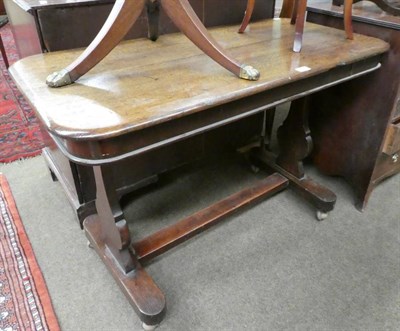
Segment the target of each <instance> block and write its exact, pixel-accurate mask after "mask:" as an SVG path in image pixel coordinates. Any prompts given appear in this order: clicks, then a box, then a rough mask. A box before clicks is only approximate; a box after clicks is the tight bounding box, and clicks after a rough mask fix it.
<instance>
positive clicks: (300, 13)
mask: <svg viewBox="0 0 400 331" xmlns="http://www.w3.org/2000/svg"><path fill="white" fill-rule="evenodd" d="M306 9H307V0H298V5H297V10H296V11H297V16H296V28H295V31H296V32H295V36H294V43H293V51H294V52H296V53H298V52H300V51H301V47H302V45H303V31H304V21H305V18H306Z"/></svg>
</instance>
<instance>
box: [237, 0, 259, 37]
mask: <svg viewBox="0 0 400 331" xmlns="http://www.w3.org/2000/svg"><path fill="white" fill-rule="evenodd" d="M255 3H256V0H247V7H246V11H245V13H244V17H243V21H242V25H241V26H240V28H239V33H243V32H244V30H246V28H247V26H248V25H249V22H250V19H251V15H252V14H253V10H254V5H255Z"/></svg>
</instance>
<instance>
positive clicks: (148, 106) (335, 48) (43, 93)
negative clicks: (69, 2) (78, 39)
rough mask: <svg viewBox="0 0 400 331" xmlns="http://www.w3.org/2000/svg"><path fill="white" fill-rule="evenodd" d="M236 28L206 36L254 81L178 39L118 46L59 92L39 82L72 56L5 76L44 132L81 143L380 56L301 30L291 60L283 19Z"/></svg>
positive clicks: (367, 46) (24, 63)
mask: <svg viewBox="0 0 400 331" xmlns="http://www.w3.org/2000/svg"><path fill="white" fill-rule="evenodd" d="M237 28H238V26H231V27H222V28H215V29H210V31H211V33H212V34H213V36H214V37H215V39H217V40H218V41H219V42H220V43H221V44H222V45H223V47H225V48H227V49H228V50H229V51H230V52H231V54H233V56H235V58H237V59H238V60H240V61H243V62H246V63H248V64H251V65H253V66H254V67H256V68H258V69H259V70H260V72H261V78H260V80H259V81H256V82H249V81H244V80H241V79H238V78H237V77H235V76H234V75H233V74H231V73H229V72H227V71H226V70H225V69H224V68H222V67H221V66H219V65H218V64H216V63H214V61H212V60H211V59H209V58H208V57H207V56H206V55H204V54H203V53H202V52H201V51H200V50H199V49H198V48H197V47H196V46H194V45H193V44H192V43H191V42H190V41H189V40H188V39H187V38H186V37H184V36H183V35H182V34H179V33H178V34H171V35H166V36H162V37H161V38H160V39H159V40H158V41H157V42H150V41H149V40H145V39H139V40H135V41H128V42H123V43H121V44H120V45H119V46H118V47H116V48H115V49H114V50H113V51H112V52H111V53H110V54H109V55H108V56H107V57H106V58H105V59H104V60H103V61H102V62H101V63H100V64H99V65H98V66H96V67H95V68H94V69H93V70H91V71H90V72H89V73H88V74H87V75H85V76H84V77H82V79H80V80H78V81H77V82H76V83H75V84H73V85H70V86H67V87H64V88H60V89H51V88H48V87H47V86H46V84H45V79H46V77H47V75H48V74H49V73H51V72H53V71H56V70H59V69H60V68H63V67H64V66H66V65H68V64H69V63H70V62H71V61H73V60H74V58H76V57H77V56H78V55H79V54H80V52H81V51H80V50H76V51H62V52H55V53H47V54H40V55H35V56H32V57H28V58H25V59H22V60H20V61H19V62H17V63H16V64H14V65H13V66H12V67H11V68H10V71H11V74H12V76H13V77H14V79H15V81H16V82H17V84H18V85H19V87H20V89H21V90H22V91H24V93H25V96H26V97H27V99H28V100H29V101H30V102H31V104H32V105H33V107H34V108H35V109H36V111H37V114H38V116H39V117H40V118H41V119H42V121H43V122H44V124H45V126H46V128H47V129H48V130H49V131H50V132H51V133H53V134H55V135H56V136H61V137H66V138H72V139H83V140H85V139H86V140H87V139H99V138H101V137H110V136H119V135H122V134H124V133H127V132H133V131H136V130H140V129H143V128H146V127H149V126H153V125H156V124H159V123H162V122H166V121H169V120H172V119H177V118H180V117H183V116H186V115H187V114H193V113H195V112H199V111H201V110H204V109H208V108H210V107H211V105H212V106H215V105H219V104H224V103H227V102H229V101H233V100H238V99H242V98H244V97H247V96H250V95H254V94H257V93H260V92H263V91H266V90H269V89H271V88H274V87H277V86H283V85H285V84H287V83H288V82H293V81H296V80H301V79H303V78H305V77H312V76H315V75H317V74H320V73H322V72H326V71H329V70H330V69H333V68H336V67H338V66H341V65H343V64H349V63H353V62H357V61H360V60H362V59H364V58H368V57H371V56H373V55H376V54H380V53H382V52H385V51H386V50H387V49H388V45H387V44H386V43H385V42H383V41H381V40H378V39H374V38H370V37H366V36H362V35H356V36H355V38H354V40H351V41H350V40H346V39H345V37H344V36H343V31H339V30H335V29H331V28H326V27H323V26H319V25H314V24H311V23H307V24H306V28H305V34H306V35H308V37H307V38H306V40H305V42H304V46H303V50H302V52H301V53H300V54H298V53H293V52H292V51H291V47H292V43H293V35H294V27H293V26H291V25H290V22H289V20H287V19H274V20H267V21H262V22H258V23H254V24H251V26H250V31H249V32H246V33H244V34H238V33H237ZM299 67H303V68H306V71H304V72H299V71H298V70H296V69H298V68H299Z"/></svg>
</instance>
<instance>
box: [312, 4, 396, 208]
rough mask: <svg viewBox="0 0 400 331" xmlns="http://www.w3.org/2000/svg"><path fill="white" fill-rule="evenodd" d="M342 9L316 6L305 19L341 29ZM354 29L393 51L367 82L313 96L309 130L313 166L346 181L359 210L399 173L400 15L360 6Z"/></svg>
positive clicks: (336, 88)
mask: <svg viewBox="0 0 400 331" xmlns="http://www.w3.org/2000/svg"><path fill="white" fill-rule="evenodd" d="M381 2H382V1H381ZM388 3H389V2H388ZM393 3H395V2H393ZM342 11H343V9H342V8H341V7H339V6H335V5H332V4H331V3H330V2H324V3H316V4H312V5H310V6H309V7H308V16H307V19H308V21H310V22H313V23H318V24H322V25H325V26H329V27H334V28H341V26H342V22H341V21H342V14H341V12H342ZM353 28H354V31H355V32H357V33H362V34H364V35H368V36H372V37H376V38H380V39H382V40H385V41H386V42H388V43H389V44H390V50H389V52H388V53H387V54H386V55H385V57H384V58H383V59H382V67H381V69H380V70H379V71H377V72H376V73H374V74H373V75H370V76H369V78H368V79H358V80H353V81H351V82H348V83H346V84H343V85H340V86H336V87H334V88H333V89H332V90H330V91H329V93H326V92H321V93H318V94H314V95H313V97H312V98H311V100H310V103H309V105H310V108H311V114H310V126H311V127H312V131H313V134H314V135H313V138H314V144H315V145H314V147H315V148H314V153H313V155H312V160H313V162H314V164H315V165H316V166H317V167H318V168H319V169H320V170H321V171H322V172H324V173H325V174H328V175H334V176H342V177H343V178H345V180H346V181H347V182H348V183H350V185H351V187H352V189H353V190H354V192H355V196H356V199H355V200H356V206H357V208H358V209H360V210H363V209H364V208H365V207H366V205H367V202H368V198H369V197H370V195H371V193H372V191H373V189H374V188H375V187H376V186H377V185H378V184H379V183H380V182H381V181H382V180H383V179H385V178H387V177H389V176H392V175H394V174H396V173H399V172H400V65H399V64H400V55H399V52H400V16H393V15H391V14H389V13H387V12H384V11H382V9H380V8H379V7H378V6H377V5H376V4H375V3H372V2H369V1H367V2H361V3H356V4H354V5H353ZM339 96H340V97H339Z"/></svg>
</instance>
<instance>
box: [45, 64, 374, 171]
mask: <svg viewBox="0 0 400 331" xmlns="http://www.w3.org/2000/svg"><path fill="white" fill-rule="evenodd" d="M380 67H381V64H380V62H379V61H378V60H377V57H374V58H371V59H366V60H364V61H361V63H359V62H358V63H355V64H344V65H342V66H338V67H336V68H334V69H332V70H330V71H328V72H325V73H322V74H319V75H315V76H312V77H308V78H305V79H303V80H299V81H295V82H293V83H289V84H287V85H283V86H279V87H276V88H274V89H271V90H268V91H264V92H261V93H259V94H256V95H253V96H249V97H247V98H245V99H240V100H237V101H233V102H230V103H228V104H224V105H220V106H216V107H212V108H210V109H207V110H204V111H200V112H197V113H194V114H191V115H187V116H184V117H181V118H178V119H174V120H172V121H168V122H164V123H161V124H158V125H155V126H152V127H148V128H144V129H142V130H138V131H133V132H131V133H126V134H123V135H121V136H117V137H110V138H105V139H99V140H79V139H72V138H70V139H68V138H65V137H59V136H56V135H54V134H52V133H51V132H50V135H51V137H52V138H53V140H54V141H55V143H56V145H57V146H58V147H59V148H60V150H61V151H62V153H63V154H64V155H65V156H66V157H67V158H69V159H70V160H71V161H73V162H75V163H78V164H83V165H90V166H95V165H103V164H110V163H113V162H117V161H121V160H123V159H126V158H129V157H132V156H136V155H138V154H142V153H145V152H148V151H150V150H153V149H157V148H159V147H162V146H165V145H168V144H172V143H174V142H177V141H180V140H183V139H186V138H189V137H192V136H195V135H198V134H201V133H204V132H206V131H209V130H212V129H216V128H218V127H221V126H223V125H226V124H229V123H232V122H235V121H238V120H241V119H243V118H245V117H248V116H251V115H254V114H256V113H259V112H262V111H265V110H267V109H270V108H273V107H276V106H278V105H280V104H283V103H286V102H289V101H292V100H295V99H298V98H301V97H305V96H307V95H310V94H313V93H316V92H318V91H321V90H324V89H327V88H329V87H332V86H334V85H337V84H341V83H343V82H346V81H349V80H352V79H355V78H357V77H360V76H363V75H366V74H368V73H370V72H373V71H375V70H377V69H379V68H380ZM321 81H322V82H323V84H321ZM121 146H122V147H121Z"/></svg>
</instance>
